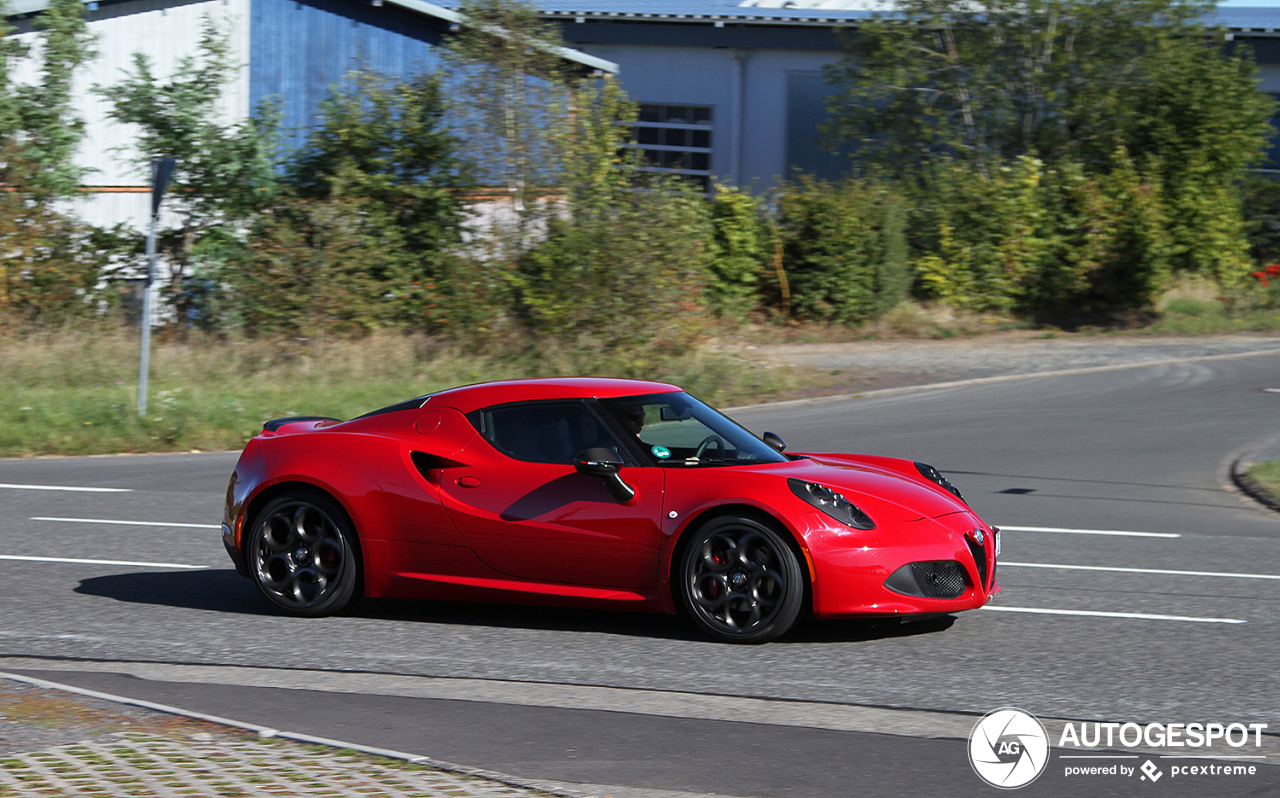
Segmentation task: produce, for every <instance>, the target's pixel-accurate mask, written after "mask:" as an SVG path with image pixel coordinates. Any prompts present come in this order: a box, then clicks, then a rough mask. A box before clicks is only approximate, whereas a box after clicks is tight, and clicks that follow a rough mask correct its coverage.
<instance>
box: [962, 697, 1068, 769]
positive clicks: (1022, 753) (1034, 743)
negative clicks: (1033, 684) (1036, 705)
mask: <svg viewBox="0 0 1280 798" xmlns="http://www.w3.org/2000/svg"><path fill="white" fill-rule="evenodd" d="M969 764H970V765H972V766H973V772H974V773H977V774H978V777H979V778H981V779H982V780H983V781H985V782H986V783H987V784H990V785H991V786H992V787H999V788H1001V789H1004V790H1012V789H1016V788H1018V787H1025V786H1026V785H1028V784H1030V783H1031V782H1033V781H1035V780H1036V779H1037V778H1038V777H1039V776H1040V774H1041V773H1043V772H1044V769H1045V766H1046V765H1048V764H1049V733H1048V732H1046V731H1045V728H1044V724H1042V723H1041V722H1040V721H1039V720H1038V719H1037V718H1036V716H1035V715H1032V714H1031V713H1029V712H1023V711H1022V710H1020V709H1014V708H1013V707H1003V708H1001V709H997V710H995V711H993V712H988V713H987V714H986V715H983V716H982V719H981V720H979V721H978V722H977V723H976V724H974V726H973V731H971V732H969Z"/></svg>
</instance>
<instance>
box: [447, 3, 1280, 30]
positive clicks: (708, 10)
mask: <svg viewBox="0 0 1280 798" xmlns="http://www.w3.org/2000/svg"><path fill="white" fill-rule="evenodd" d="M445 5H446V6H454V5H456V3H454V2H453V0H445ZM537 5H538V7H539V8H541V9H542V13H543V15H544V16H546V17H549V18H553V19H565V18H571V19H582V20H584V21H585V20H587V19H592V20H613V21H629V22H666V23H680V22H718V23H721V24H734V25H810V26H815V25H816V26H823V27H839V26H845V25H851V26H856V25H857V24H858V22H859V21H860V20H864V19H869V18H871V17H873V16H875V15H876V14H877V13H881V14H883V13H888V12H890V11H891V10H892V2H891V0H883V1H882V0H542V1H541V2H538V3H537ZM1205 22H1206V23H1207V24H1210V25H1221V26H1222V27H1224V28H1227V29H1228V30H1230V31H1232V32H1233V33H1249V34H1261V35H1266V34H1274V33H1276V32H1280V8H1273V7H1256V8H1254V7H1229V8H1218V9H1217V10H1216V11H1214V12H1213V13H1212V14H1210V15H1208V17H1206V19H1205Z"/></svg>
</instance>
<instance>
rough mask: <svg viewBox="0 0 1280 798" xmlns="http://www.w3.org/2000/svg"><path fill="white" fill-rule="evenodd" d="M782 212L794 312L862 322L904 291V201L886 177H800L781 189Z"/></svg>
mask: <svg viewBox="0 0 1280 798" xmlns="http://www.w3.org/2000/svg"><path fill="white" fill-rule="evenodd" d="M778 216H779V218H778V235H779V236H780V238H781V242H782V249H783V263H784V266H785V269H786V275H787V280H788V283H789V285H790V291H791V307H792V309H793V311H794V312H795V313H796V315H798V316H802V317H808V318H813V319H821V320H825V321H834V322H839V323H843V324H859V323H862V322H865V321H869V320H871V319H875V318H878V317H879V316H880V315H882V314H883V313H885V312H886V311H887V310H889V309H890V308H892V307H893V306H894V305H896V304H897V303H898V302H899V301H900V300H901V299H902V298H903V297H904V296H905V295H906V293H907V290H908V289H909V288H910V286H911V277H912V275H911V270H910V266H909V263H908V259H907V245H906V237H905V224H906V205H905V203H904V201H903V200H902V198H901V196H900V195H899V194H898V193H897V192H896V191H894V190H893V189H892V188H890V187H889V186H888V185H886V184H884V183H880V182H877V181H873V180H847V181H844V182H840V183H828V182H824V181H819V180H813V179H811V178H807V177H805V178H801V179H800V180H799V181H798V182H797V183H794V184H792V185H790V186H788V187H786V188H785V189H784V190H783V192H782V195H781V197H780V198H779V206H778Z"/></svg>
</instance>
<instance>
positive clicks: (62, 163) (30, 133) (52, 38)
mask: <svg viewBox="0 0 1280 798" xmlns="http://www.w3.org/2000/svg"><path fill="white" fill-rule="evenodd" d="M33 25H34V27H35V29H36V30H38V31H40V47H39V52H40V80H39V82H38V83H36V84H33V85H27V86H22V87H19V88H18V89H17V91H16V95H17V96H16V99H17V101H18V114H17V116H18V124H19V129H20V130H21V135H22V138H23V142H22V143H23V150H24V152H25V154H26V157H27V158H28V159H29V160H30V161H31V162H32V163H34V164H38V167H39V168H38V169H37V171H36V172H35V174H34V175H32V178H31V181H30V186H31V188H32V189H33V190H35V191H36V192H37V195H38V196H40V197H41V198H43V199H49V198H54V197H68V196H71V195H73V194H74V193H75V192H76V189H78V188H79V187H80V183H81V180H82V178H83V176H84V173H85V172H87V171H89V170H88V169H86V168H84V167H81V166H78V165H77V164H76V163H75V160H74V156H75V154H76V149H77V148H78V147H79V146H80V141H81V139H83V138H84V120H83V119H82V118H80V117H79V116H78V115H76V114H75V113H74V111H73V110H72V107H71V89H72V81H73V79H74V76H75V72H76V70H77V69H79V68H80V67H81V66H82V65H84V64H85V63H86V62H87V61H89V60H91V59H93V58H94V57H96V55H97V53H96V51H95V50H94V49H93V42H94V39H95V38H96V37H95V36H94V35H93V34H91V33H90V32H89V26H88V25H87V24H86V23H85V20H84V3H83V2H81V0H52V2H51V3H50V4H49V7H48V8H47V9H45V11H44V13H42V14H40V15H38V16H37V17H36V18H35V21H34V23H33Z"/></svg>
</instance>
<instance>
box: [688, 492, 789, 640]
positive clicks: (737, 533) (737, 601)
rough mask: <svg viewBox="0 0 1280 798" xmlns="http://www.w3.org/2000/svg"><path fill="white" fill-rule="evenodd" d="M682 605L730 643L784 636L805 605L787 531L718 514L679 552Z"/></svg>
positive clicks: (709, 630) (695, 619)
mask: <svg viewBox="0 0 1280 798" xmlns="http://www.w3.org/2000/svg"><path fill="white" fill-rule="evenodd" d="M677 578H678V580H679V594H680V600H681V604H682V605H683V607H684V609H685V610H686V611H687V612H688V613H689V616H690V617H691V618H692V619H693V622H694V623H696V624H697V625H698V626H699V627H701V628H702V630H703V631H705V632H706V633H707V634H709V635H711V636H712V637H714V638H715V639H717V640H721V641H724V642H729V643H763V642H765V641H768V640H773V639H774V638H776V637H779V636H780V635H783V634H785V633H786V632H787V630H789V629H790V628H791V626H792V625H793V624H794V623H795V621H796V618H797V617H798V616H799V614H800V608H801V606H802V605H803V604H804V576H803V574H802V572H801V570H800V563H799V561H798V560H797V558H796V555H795V553H794V552H792V550H791V547H790V546H788V545H787V543H786V541H785V540H783V538H782V535H781V534H780V533H778V532H777V531H775V530H774V529H772V528H771V527H769V526H767V525H765V524H763V523H761V522H759V521H756V520H755V519H752V518H745V517H741V516H725V517H723V518H716V519H714V520H712V521H710V522H708V523H707V525H706V526H704V527H702V529H699V530H698V531H697V532H696V533H694V536H693V538H692V539H691V540H690V541H689V545H688V546H686V547H685V549H684V552H683V553H682V554H681V556H680V563H679V570H678V574H677Z"/></svg>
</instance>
